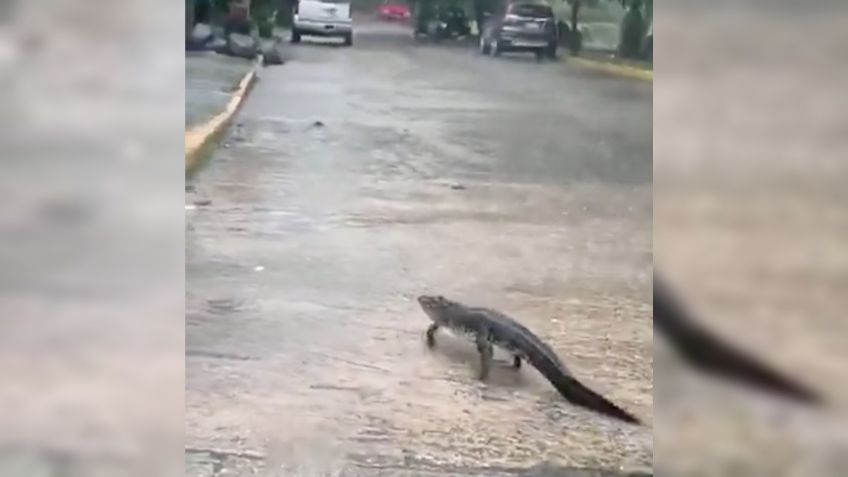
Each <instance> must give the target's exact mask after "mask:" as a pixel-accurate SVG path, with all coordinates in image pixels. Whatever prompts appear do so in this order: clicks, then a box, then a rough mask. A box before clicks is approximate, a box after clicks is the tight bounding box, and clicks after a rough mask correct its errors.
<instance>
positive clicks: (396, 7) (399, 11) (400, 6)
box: [377, 1, 410, 21]
mask: <svg viewBox="0 0 848 477" xmlns="http://www.w3.org/2000/svg"><path fill="white" fill-rule="evenodd" d="M377 15H378V16H379V17H380V18H382V19H383V20H388V21H407V20H409V17H410V12H409V5H407V4H405V3H395V2H391V1H387V2H386V3H383V4H382V5H380V7H379V8H378V9H377Z"/></svg>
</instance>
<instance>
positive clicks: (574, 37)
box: [568, 0, 583, 55]
mask: <svg viewBox="0 0 848 477" xmlns="http://www.w3.org/2000/svg"><path fill="white" fill-rule="evenodd" d="M582 3H583V2H582V1H581V0H574V3H572V4H571V38H569V39H568V48H569V49H570V50H571V54H573V55H577V54H578V53H580V46H581V45H580V43H581V42H580V31H579V30H578V29H577V15H578V14H579V13H580V6H581V4H582Z"/></svg>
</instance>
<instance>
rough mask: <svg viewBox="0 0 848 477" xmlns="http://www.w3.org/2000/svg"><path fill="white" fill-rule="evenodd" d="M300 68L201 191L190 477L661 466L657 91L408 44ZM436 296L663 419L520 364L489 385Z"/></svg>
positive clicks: (191, 322)
mask: <svg viewBox="0 0 848 477" xmlns="http://www.w3.org/2000/svg"><path fill="white" fill-rule="evenodd" d="M289 54H290V55H291V60H290V61H289V62H288V63H287V64H286V65H284V66H279V67H273V68H268V69H264V70H262V72H261V75H260V78H261V79H260V81H259V82H258V83H257V84H256V87H255V89H254V90H253V92H252V93H251V96H250V97H249V98H248V100H247V102H246V104H245V106H244V108H243V109H242V110H241V111H240V113H239V115H238V116H237V118H236V121H235V123H234V125H233V127H232V128H231V130H230V131H229V133H228V135H227V136H226V137H225V138H224V139H223V142H222V145H221V147H220V148H219V149H218V150H217V151H216V152H215V153H214V154H213V156H212V157H211V160H210V163H209V164H208V165H207V166H206V168H205V169H204V170H202V171H200V172H199V174H198V175H197V176H196V177H195V178H194V179H193V183H192V184H191V186H190V188H189V192H187V194H186V204H187V211H186V213H187V233H186V290H187V305H186V306H187V309H186V355H187V356H186V446H187V462H188V464H187V465H188V467H187V473H188V474H191V475H213V474H214V473H216V472H217V473H220V472H222V470H223V469H228V470H229V471H230V472H231V474H230V475H254V474H255V473H258V472H266V474H264V475H305V476H313V475H339V474H342V475H515V474H516V473H520V472H521V471H522V469H528V468H531V467H534V466H538V465H540V464H541V463H545V462H547V463H550V464H551V465H556V466H563V467H572V466H573V467H589V468H603V469H610V472H613V471H616V470H618V469H646V468H650V466H651V462H652V448H653V441H652V434H651V428H650V426H651V422H652V386H653V385H652V377H653V371H652V328H651V320H650V303H651V272H652V253H651V211H652V207H651V203H652V202H651V201H652V197H651V195H652V187H651V177H652V169H651V97H652V94H651V86H650V85H649V84H643V83H640V82H634V81H632V80H622V79H616V78H610V77H605V76H601V75H598V74H594V73H589V72H586V71H583V70H581V69H579V68H578V67H576V66H572V65H569V64H567V63H538V62H536V60H535V59H534V58H533V57H532V55H528V56H526V57H523V56H507V57H504V58H498V59H493V58H488V57H482V56H480V55H479V54H477V52H476V51H475V50H474V49H472V48H461V47H451V46H447V45H446V46H430V45H426V44H424V45H416V44H414V43H413V42H412V40H411V39H410V38H409V36H408V35H407V34H406V32H405V31H403V30H401V29H399V28H398V27H387V26H379V27H378V26H364V27H363V28H361V29H360V30H359V34H358V36H357V39H356V44H355V45H354V47H352V48H343V47H331V46H327V45H319V44H310V43H305V44H303V45H300V46H297V47H292V48H291V49H290V51H289ZM195 202H197V203H198V204H200V205H194V203H195ZM424 293H427V294H443V295H445V296H448V297H450V298H452V299H455V300H459V301H462V302H464V303H467V304H473V305H482V306H488V307H492V308H496V309H498V310H501V311H503V312H506V313H508V314H510V315H512V316H513V317H515V318H516V319H518V320H520V321H521V322H522V323H524V324H525V325H527V326H528V327H529V328H531V329H532V330H534V331H535V332H536V333H537V334H538V335H539V336H540V337H542V338H543V339H544V340H545V341H546V342H548V343H549V344H550V345H551V346H552V347H553V348H554V349H555V350H556V351H557V353H558V354H559V356H560V357H561V359H562V360H563V362H564V363H565V364H566V365H567V366H568V367H569V368H570V369H571V370H572V371H573V372H574V373H575V374H576V375H577V376H578V377H579V378H580V379H581V380H582V381H584V382H585V383H586V384H587V385H589V386H590V387H592V388H593V389H595V390H597V391H598V392H601V393H602V394H604V395H606V396H607V397H609V398H610V399H611V400H613V401H614V402H616V403H618V404H619V405H621V406H622V407H624V408H626V409H629V410H631V411H632V412H633V413H635V414H636V415H638V416H640V417H641V418H642V419H643V420H645V421H646V422H647V423H648V425H647V426H646V427H644V428H638V427H634V426H630V425H627V424H620V423H618V422H613V421H610V420H608V419H606V418H604V417H601V416H599V415H596V414H592V413H590V412H588V411H585V410H583V409H580V408H577V407H575V406H572V405H570V404H568V403H567V402H566V401H565V400H564V399H563V398H562V397H560V396H559V395H558V394H557V392H556V391H555V389H554V388H553V387H552V386H551V385H550V384H549V383H547V382H546V381H544V379H543V378H542V377H541V376H540V375H539V374H538V373H536V372H535V370H533V369H532V368H530V367H524V368H522V369H521V370H520V371H515V370H513V369H511V368H510V367H509V363H508V362H507V360H506V359H502V363H501V364H500V365H498V366H496V367H495V368H494V369H493V371H492V375H491V377H490V379H489V381H487V382H485V383H481V382H479V381H478V380H477V379H476V377H475V376H476V366H477V357H476V351H475V348H474V346H473V345H472V344H469V343H467V342H465V341H463V340H461V339H456V338H452V337H450V336H447V335H440V337H439V345H438V347H437V348H436V349H434V350H429V349H427V348H426V346H425V345H424V339H423V338H424V330H425V329H426V327H427V325H428V319H427V317H426V316H425V315H424V314H423V312H421V311H420V309H419V308H418V306H417V304H416V303H415V297H416V296H417V295H419V294H424ZM496 358H498V354H497V352H496ZM262 469H264V470H262ZM404 472H412V474H405V473H404ZM561 475H577V474H561ZM609 475H613V474H609Z"/></svg>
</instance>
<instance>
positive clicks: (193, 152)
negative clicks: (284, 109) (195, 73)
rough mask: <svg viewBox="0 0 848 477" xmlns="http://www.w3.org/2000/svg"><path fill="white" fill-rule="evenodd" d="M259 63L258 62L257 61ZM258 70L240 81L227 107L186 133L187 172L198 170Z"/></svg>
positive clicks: (241, 101) (249, 73) (244, 95)
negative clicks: (205, 153) (202, 159)
mask: <svg viewBox="0 0 848 477" xmlns="http://www.w3.org/2000/svg"><path fill="white" fill-rule="evenodd" d="M257 65H258V63H257ZM256 70H257V67H254V68H253V69H251V70H250V72H248V73H247V74H246V75H244V77H243V78H242V79H241V81H240V82H239V85H238V88H236V91H235V92H234V93H233V95H232V97H231V98H230V101H229V103H227V107H226V108H224V110H223V111H221V112H220V113H218V114H217V115H215V116H214V117H213V118H212V119H210V120H209V121H206V122H205V123H203V124H198V125H197V126H194V127H193V128H191V129H189V130H188V131H186V133H185V161H186V164H185V168H186V174H189V173H191V172H192V171H194V170H196V169H197V167H198V166H199V164H200V160H201V158H203V156H204V152H206V151H207V150H208V149H209V146H210V145H211V144H212V143H213V142H214V140H215V139H216V138H217V137H218V136H219V135H220V134H221V133H222V132H223V131H224V129H225V128H226V126H227V124H228V123H229V121H230V119H232V117H233V115H234V114H235V113H236V111H238V109H239V107H240V106H241V105H242V103H243V102H244V99H245V98H246V97H247V93H248V91H249V90H250V88H251V87H252V86H253V83H254V82H255V81H256Z"/></svg>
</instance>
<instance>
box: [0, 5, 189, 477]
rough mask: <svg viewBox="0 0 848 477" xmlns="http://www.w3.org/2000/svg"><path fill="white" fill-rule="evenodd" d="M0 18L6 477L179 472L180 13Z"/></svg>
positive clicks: (11, 11)
mask: <svg viewBox="0 0 848 477" xmlns="http://www.w3.org/2000/svg"><path fill="white" fill-rule="evenodd" d="M0 8H2V10H0V19H2V23H0V71H2V73H0V75H2V82H3V88H2V99H1V100H0V104H2V106H0V117H2V128H0V161H2V173H0V197H2V199H0V202H2V205H0V240H2V241H3V242H2V245H0V474H2V475H7V476H35V475H43V476H50V475H181V474H182V460H181V452H182V450H181V442H182V429H183V422H182V412H183V404H182V396H183V353H182V351H183V338H182V337H183V330H184V324H183V323H184V322H183V309H184V306H183V302H184V292H183V278H182V277H183V234H184V229H183V223H184V212H183V207H182V200H183V176H184V161H183V158H182V157H183V156H182V154H183V153H182V150H183V75H184V73H183V52H182V44H183V25H184V24H183V10H182V8H181V6H180V5H175V2H171V1H167V0H154V1H141V0H129V1H121V2H99V1H94V0H91V1H62V0H57V1H41V2H30V1H20V2H15V1H5V0H4V1H3V2H0ZM169 453H173V454H175V455H176V457H178V458H179V459H176V458H175V459H173V460H171V459H169V457H170V456H169Z"/></svg>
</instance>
